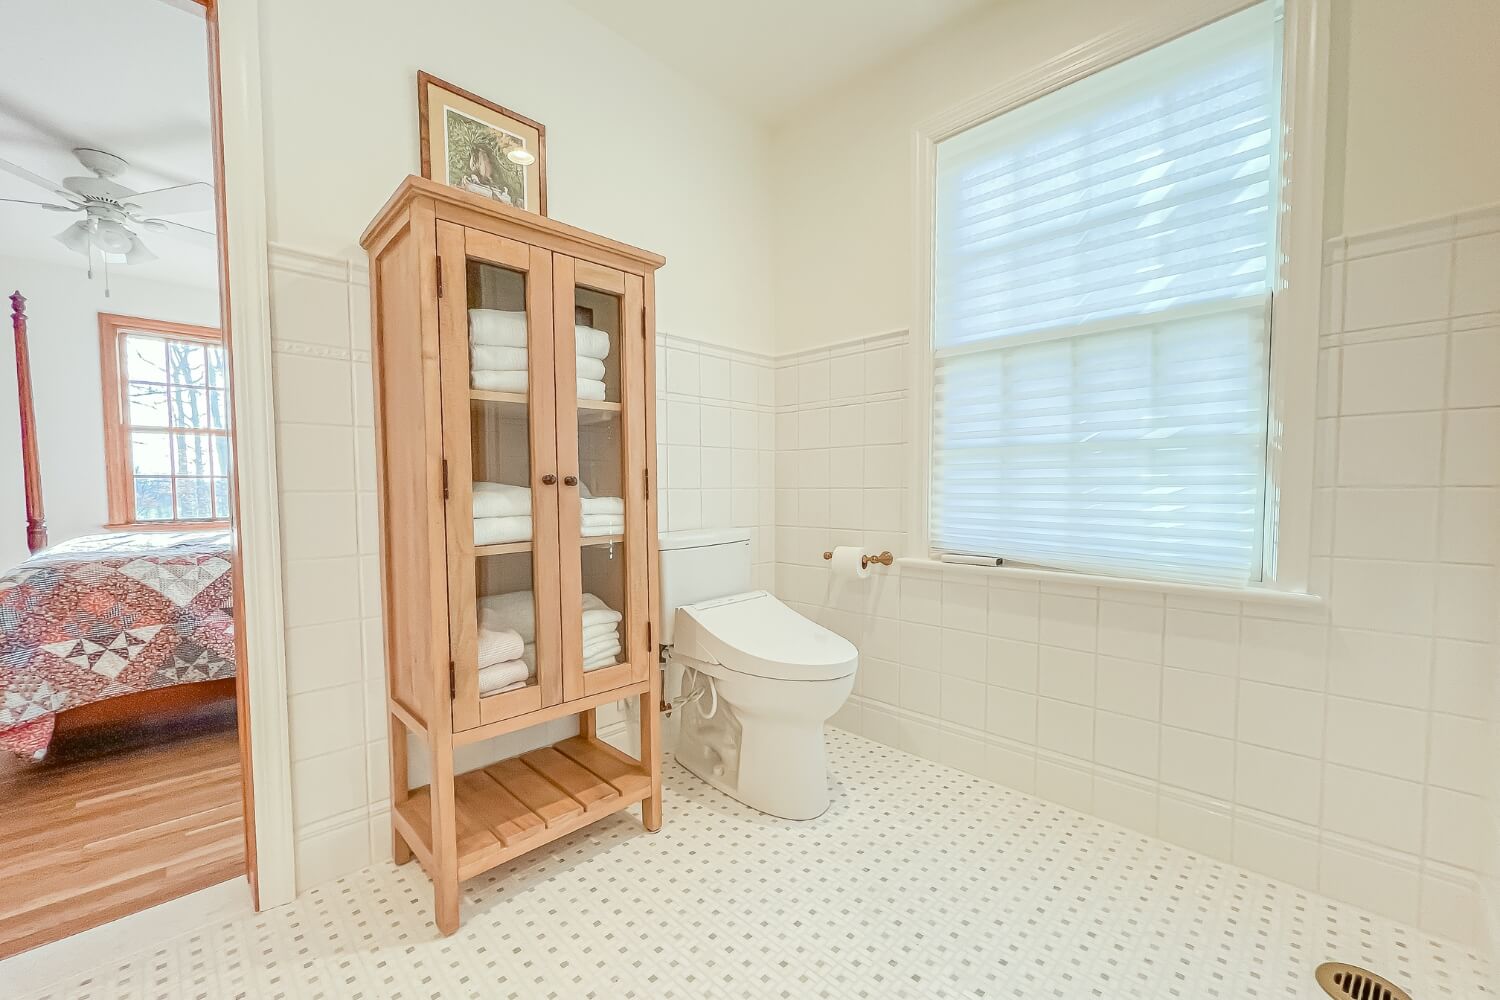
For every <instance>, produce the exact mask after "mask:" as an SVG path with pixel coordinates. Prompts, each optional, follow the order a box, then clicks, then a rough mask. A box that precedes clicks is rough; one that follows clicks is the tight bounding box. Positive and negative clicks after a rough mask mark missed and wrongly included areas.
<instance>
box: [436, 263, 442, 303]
mask: <svg viewBox="0 0 1500 1000" xmlns="http://www.w3.org/2000/svg"><path fill="white" fill-rule="evenodd" d="M437 275H438V298H442V297H443V255H442V254H438V259H437Z"/></svg>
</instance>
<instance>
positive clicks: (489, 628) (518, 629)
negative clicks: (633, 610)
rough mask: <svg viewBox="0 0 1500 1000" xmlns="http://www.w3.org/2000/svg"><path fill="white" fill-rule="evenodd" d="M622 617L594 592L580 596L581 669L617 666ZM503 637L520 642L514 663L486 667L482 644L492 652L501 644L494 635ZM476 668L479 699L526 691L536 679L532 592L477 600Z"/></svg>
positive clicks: (484, 648)
mask: <svg viewBox="0 0 1500 1000" xmlns="http://www.w3.org/2000/svg"><path fill="white" fill-rule="evenodd" d="M623 617H624V616H623V615H621V614H620V612H618V611H616V610H614V609H613V608H611V607H610V606H609V605H607V604H605V603H604V602H603V601H601V600H600V599H599V598H597V597H595V596H594V595H593V594H584V595H583V669H584V670H598V669H599V668H600V667H608V666H613V665H614V664H615V663H616V662H617V660H618V657H619V655H620V651H621V650H622V649H623V648H624V647H623V646H622V645H621V644H620V620H621V619H622V618H623ZM506 636H510V637H514V640H515V642H517V643H519V644H520V652H519V653H518V654H517V656H516V658H515V659H514V660H511V661H505V662H500V663H496V664H493V665H491V666H486V661H485V655H486V649H487V647H486V641H487V640H488V641H489V642H490V643H491V644H492V645H491V647H489V648H490V649H492V650H493V649H495V648H499V647H498V645H497V644H498V643H499V642H500V641H501V639H499V638H496V637H506ZM504 641H507V642H508V641H509V640H508V639H507V640H504ZM511 648H512V647H510V646H506V647H504V648H503V649H502V650H501V651H502V652H510V650H511ZM479 664H480V666H479V693H480V695H482V696H483V695H492V694H500V693H501V692H503V691H513V690H516V689H517V688H521V687H524V686H525V685H526V682H527V680H528V679H530V678H531V677H534V676H535V675H536V605H535V599H534V598H533V597H532V593H531V591H529V590H517V591H514V592H512V593H509V594H496V595H494V596H492V597H481V598H480V599H479ZM502 668H503V669H502ZM487 671H488V672H487ZM518 672H519V673H518Z"/></svg>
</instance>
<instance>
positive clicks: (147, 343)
mask: <svg viewBox="0 0 1500 1000" xmlns="http://www.w3.org/2000/svg"><path fill="white" fill-rule="evenodd" d="M99 353H100V374H101V378H102V382H103V387H104V441H105V460H106V463H107V469H106V473H107V479H108V486H109V516H110V521H111V526H112V527H123V526H130V527H141V526H161V527H167V526H178V525H208V524H215V525H219V524H226V523H228V520H229V504H230V494H229V476H230V474H231V466H230V455H229V370H228V365H227V360H226V355H225V351H224V341H223V337H222V336H221V334H220V332H219V331H218V330H216V329H213V328H211V327H202V326H188V325H186V324H182V323H164V322H161V321H158V320H148V319H138V318H135V317H130V316H115V315H112V314H108V313H101V314H100V315H99Z"/></svg>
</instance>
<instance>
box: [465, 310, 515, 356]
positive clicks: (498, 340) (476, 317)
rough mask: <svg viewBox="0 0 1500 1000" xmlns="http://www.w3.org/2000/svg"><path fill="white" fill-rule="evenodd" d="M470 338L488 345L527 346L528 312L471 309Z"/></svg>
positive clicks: (472, 340) (477, 342) (476, 342)
mask: <svg viewBox="0 0 1500 1000" xmlns="http://www.w3.org/2000/svg"><path fill="white" fill-rule="evenodd" d="M469 340H470V341H471V342H473V343H475V344H483V345H485V346H487V347H525V346H526V314H525V313H524V312H507V311H505V310H503V309H470V310H469Z"/></svg>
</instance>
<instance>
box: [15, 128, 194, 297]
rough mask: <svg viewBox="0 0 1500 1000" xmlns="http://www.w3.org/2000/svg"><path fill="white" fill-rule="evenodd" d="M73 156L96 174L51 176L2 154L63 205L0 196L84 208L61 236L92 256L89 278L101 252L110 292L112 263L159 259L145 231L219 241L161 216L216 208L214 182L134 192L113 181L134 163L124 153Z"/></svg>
mask: <svg viewBox="0 0 1500 1000" xmlns="http://www.w3.org/2000/svg"><path fill="white" fill-rule="evenodd" d="M73 155H74V156H76V157H78V162H80V163H82V164H83V166H84V168H85V169H87V170H88V171H89V172H90V173H91V174H92V176H84V177H65V178H63V179H62V181H61V182H57V181H50V180H48V179H47V178H45V177H43V176H41V175H40V174H34V173H32V172H31V171H30V170H27V169H26V168H25V167H22V166H19V165H17V164H15V163H11V162H10V161H9V160H5V159H0V170H3V171H5V172H6V173H9V174H14V175H15V176H17V177H19V178H21V179H22V180H25V181H30V182H31V183H32V184H35V185H37V186H38V187H41V188H45V189H46V190H47V191H49V192H51V193H52V194H53V195H56V196H57V197H58V198H59V199H61V204H58V203H55V202H46V201H28V200H25V199H22V198H0V201H4V202H12V203H15V204H20V205H37V206H39V207H41V208H43V209H45V210H47V211H49V212H82V213H83V218H81V219H79V220H78V221H77V222H74V223H73V224H72V225H70V226H68V227H67V228H66V229H64V230H63V231H62V232H60V233H58V234H57V237H56V239H57V241H58V242H59V243H61V244H62V245H63V246H65V247H67V248H68V249H69V250H72V251H74V252H75V253H80V254H82V255H84V256H85V257H87V258H88V261H89V277H90V278H92V277H93V275H94V251H95V250H97V251H98V252H99V256H100V258H101V259H102V260H103V262H104V264H105V283H106V287H105V292H104V294H105V295H108V294H109V288H108V281H109V270H108V267H109V264H110V262H111V260H113V261H114V262H116V263H123V264H144V263H146V262H147V261H151V260H155V259H156V254H154V253H152V252H151V249H150V248H149V247H147V246H146V243H145V241H144V240H143V239H142V238H141V234H140V230H149V231H151V232H159V233H168V234H171V235H173V236H177V237H180V238H183V239H186V240H188V241H190V242H192V243H194V244H195V245H197V246H201V247H209V248H213V247H215V246H216V245H217V237H216V236H215V235H214V234H213V233H212V232H209V231H208V230H206V229H199V228H197V227H196V226H188V225H184V224H183V223H181V222H177V221H174V220H172V219H164V218H161V216H165V215H177V214H180V213H183V212H199V211H204V210H207V209H212V208H213V207H214V189H213V185H211V184H205V183H203V182H201V181H195V182H193V183H191V184H176V185H173V186H172V187H164V188H158V189H156V190H155V191H133V190H131V189H130V188H128V187H126V186H125V185H123V184H121V183H119V182H118V181H116V180H114V177H115V176H117V175H118V174H119V173H120V172H121V171H123V170H124V169H125V168H126V167H127V166H128V165H129V164H127V163H126V162H125V161H124V160H123V159H121V158H120V157H118V156H115V155H114V154H113V153H106V152H104V151H103V150H99V149H89V148H86V147H84V148H79V149H75V150H73Z"/></svg>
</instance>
